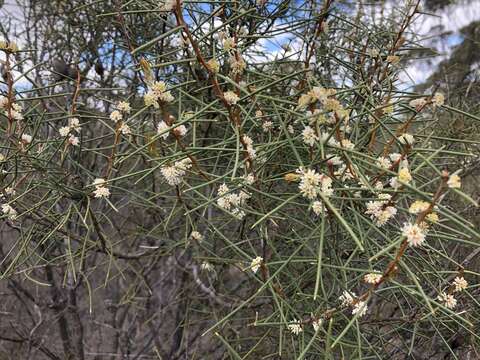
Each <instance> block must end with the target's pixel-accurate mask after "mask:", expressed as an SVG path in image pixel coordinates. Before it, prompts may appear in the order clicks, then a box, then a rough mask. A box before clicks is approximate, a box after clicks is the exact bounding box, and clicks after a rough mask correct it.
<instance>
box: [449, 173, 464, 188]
mask: <svg viewBox="0 0 480 360" xmlns="http://www.w3.org/2000/svg"><path fill="white" fill-rule="evenodd" d="M447 185H448V187H449V188H451V189H459V188H460V187H461V186H462V183H461V181H460V176H458V175H457V174H453V175H450V177H449V178H448V181H447Z"/></svg>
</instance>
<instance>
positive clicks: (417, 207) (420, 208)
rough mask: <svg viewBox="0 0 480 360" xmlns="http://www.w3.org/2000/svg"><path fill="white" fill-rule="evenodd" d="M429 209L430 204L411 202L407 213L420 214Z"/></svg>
mask: <svg viewBox="0 0 480 360" xmlns="http://www.w3.org/2000/svg"><path fill="white" fill-rule="evenodd" d="M429 207H430V203H428V202H426V201H423V200H417V201H415V202H413V203H412V205H410V208H409V209H408V212H409V213H410V214H420V213H422V212H424V211H426V210H427V209H428V208H429Z"/></svg>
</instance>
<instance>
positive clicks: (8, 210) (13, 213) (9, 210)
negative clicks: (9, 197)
mask: <svg viewBox="0 0 480 360" xmlns="http://www.w3.org/2000/svg"><path fill="white" fill-rule="evenodd" d="M2 212H3V214H5V215H7V217H8V219H10V220H15V219H16V218H17V215H18V214H17V210H15V209H14V208H13V207H12V206H11V205H10V204H2Z"/></svg>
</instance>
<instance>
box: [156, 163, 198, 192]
mask: <svg viewBox="0 0 480 360" xmlns="http://www.w3.org/2000/svg"><path fill="white" fill-rule="evenodd" d="M191 167H192V160H190V158H185V159H183V160H179V161H176V162H175V163H174V164H173V165H166V166H162V167H161V169H160V172H161V173H162V175H163V177H164V178H165V181H166V182H167V183H168V184H169V185H172V186H176V185H180V184H181V182H182V180H183V177H184V176H185V173H186V172H187V170H188V169H190V168H191Z"/></svg>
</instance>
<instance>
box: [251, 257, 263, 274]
mask: <svg viewBox="0 0 480 360" xmlns="http://www.w3.org/2000/svg"><path fill="white" fill-rule="evenodd" d="M262 262H263V258H262V257H261V256H257V257H256V258H254V259H253V260H252V262H251V263H250V269H251V270H252V272H253V273H254V274H255V273H256V272H257V271H258V269H260V266H261V265H262Z"/></svg>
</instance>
